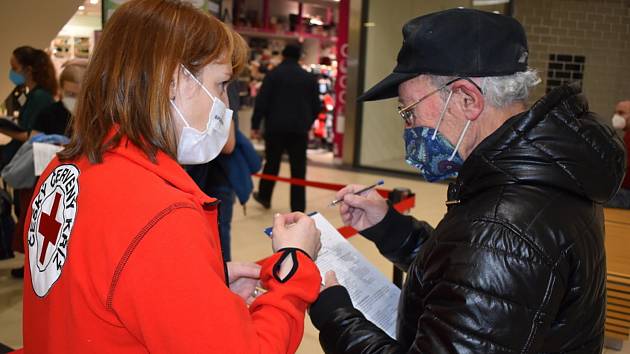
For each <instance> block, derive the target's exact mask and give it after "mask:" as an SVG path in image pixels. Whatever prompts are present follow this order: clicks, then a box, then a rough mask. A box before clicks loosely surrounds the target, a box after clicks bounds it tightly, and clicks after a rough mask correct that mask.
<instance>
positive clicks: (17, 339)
mask: <svg viewBox="0 0 630 354" xmlns="http://www.w3.org/2000/svg"><path fill="white" fill-rule="evenodd" d="M310 158H312V159H313V160H317V159H319V162H321V160H322V157H321V156H320V157H314V156H313V157H310ZM288 171H289V169H288V165H287V164H283V165H282V170H281V172H280V175H282V176H288V174H289V172H288ZM379 178H380V177H379V176H378V175H373V174H367V173H358V172H352V171H344V170H340V169H334V168H325V167H316V166H309V168H308V174H307V179H310V180H315V181H328V182H334V183H340V184H347V183H360V184H371V183H374V182H375V181H376V180H377V179H379ZM256 182H257V181H256ZM384 187H385V188H388V189H392V188H394V187H407V188H411V189H412V190H413V191H414V192H415V193H416V195H417V197H416V207H415V208H414V209H413V210H412V214H413V215H414V216H416V217H418V218H421V219H424V220H427V221H428V222H430V223H431V224H433V225H435V224H436V223H437V222H438V221H439V220H440V219H441V217H442V215H443V214H444V213H445V211H446V208H445V206H444V200H445V194H446V185H444V184H428V183H425V182H422V181H421V179H420V178H417V179H405V178H394V177H385V186H384ZM333 199H334V192H333V191H327V190H321V189H310V188H309V189H307V209H308V210H309V211H315V210H317V211H319V212H321V213H322V214H323V215H324V216H325V217H326V218H328V219H329V220H330V221H331V223H332V224H333V225H337V226H341V223H340V218H339V215H338V213H337V210H336V209H335V208H327V207H326V205H327V204H328V203H329V202H330V201H331V200H333ZM288 204H289V187H288V185H287V184H285V183H278V184H277V185H276V190H275V193H274V196H273V200H272V208H271V209H270V210H265V209H263V208H262V207H261V206H259V205H258V204H256V202H254V201H250V202H249V203H248V204H247V215H244V212H243V209H242V208H241V207H240V206H238V205H237V206H236V207H235V209H234V220H233V223H232V228H233V244H232V249H233V253H234V255H233V258H234V259H235V260H256V259H260V258H262V257H265V256H267V255H269V254H270V252H271V245H270V242H269V239H268V238H267V237H265V236H264V234H263V232H262V230H263V229H264V228H265V227H267V226H269V225H270V224H271V220H272V215H273V214H274V213H276V212H286V211H287V208H288ZM351 242H352V244H354V245H355V247H357V248H358V249H359V250H360V251H361V252H362V253H363V254H364V255H366V257H367V258H368V259H369V260H370V261H371V262H373V263H374V264H375V265H376V266H377V267H378V268H379V269H380V270H381V271H382V272H383V273H384V274H385V275H387V276H388V277H390V276H391V271H392V266H391V264H390V263H389V262H387V261H386V260H385V259H384V258H383V257H382V256H380V255H379V254H378V252H377V251H376V248H375V247H374V246H373V245H372V244H371V243H370V242H369V241H366V240H364V239H362V238H361V237H360V236H359V237H353V238H351ZM22 260H23V258H22V257H18V258H16V259H13V260H9V261H0V342H1V343H5V344H7V345H9V346H11V347H19V346H21V341H22V339H21V312H22V301H21V282H20V281H16V280H14V279H11V277H10V275H9V269H10V268H12V267H15V266H17V265H18V264H21V262H22ZM305 325H306V329H305V334H304V340H303V342H302V344H301V346H300V348H299V350H298V353H301V354H318V353H322V350H321V349H320V347H319V344H318V340H317V331H316V330H315V329H314V328H313V327H312V325H311V323H310V320H308V319H307V320H306V324H305ZM623 349H624V350H623V351H621V352H615V351H609V350H606V351H604V353H630V344H626V345H624V348H623Z"/></svg>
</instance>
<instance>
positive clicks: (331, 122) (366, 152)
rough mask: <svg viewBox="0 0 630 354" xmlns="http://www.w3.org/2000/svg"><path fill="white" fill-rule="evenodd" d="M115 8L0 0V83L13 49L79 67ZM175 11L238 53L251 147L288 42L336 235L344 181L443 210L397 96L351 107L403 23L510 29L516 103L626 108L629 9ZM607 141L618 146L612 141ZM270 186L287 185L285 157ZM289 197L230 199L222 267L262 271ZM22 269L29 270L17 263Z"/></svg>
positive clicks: (618, 266)
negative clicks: (189, 14) (230, 39)
mask: <svg viewBox="0 0 630 354" xmlns="http://www.w3.org/2000/svg"><path fill="white" fill-rule="evenodd" d="M127 1H128V0H56V1H38V0H21V1H15V0H13V1H11V0H9V1H2V2H0V33H1V34H0V36H1V37H2V40H1V41H0V58H1V59H0V73H9V72H10V70H12V67H11V63H10V58H11V53H12V52H13V50H14V49H15V48H17V47H20V46H24V45H28V46H32V47H34V48H38V49H42V50H44V51H45V52H46V53H47V54H48V55H49V56H50V58H51V60H52V63H53V65H54V67H55V69H56V72H57V75H58V74H59V73H60V72H61V71H62V70H63V68H64V66H65V65H66V63H68V62H76V61H79V62H85V63H89V60H90V58H91V55H92V53H93V52H94V49H95V48H96V47H97V46H98V45H99V39H100V37H101V35H102V32H103V28H104V26H106V25H107V23H108V20H109V19H110V17H111V16H112V15H113V14H114V13H115V11H116V10H117V8H119V7H120V6H121V5H122V4H123V3H126V2H127ZM182 1H189V2H190V3H192V4H193V5H194V6H195V7H197V8H199V9H202V10H203V11H204V12H208V13H210V14H212V15H213V16H216V17H217V18H219V19H220V20H221V21H223V22H224V23H226V24H227V25H228V26H229V27H231V28H233V29H234V30H235V31H236V32H237V33H239V34H240V35H241V36H242V37H243V39H244V40H245V42H246V43H247V44H248V46H249V53H248V58H247V62H246V65H245V68H244V70H243V71H242V72H241V73H239V75H238V77H234V78H233V81H232V83H231V84H232V85H233V86H235V87H236V91H237V92H238V107H239V108H238V112H237V113H238V129H239V130H240V131H241V132H242V133H243V135H244V136H246V137H248V138H249V137H251V136H252V135H251V133H252V127H251V124H252V123H251V122H252V116H253V113H254V109H255V106H256V97H257V95H258V93H259V92H260V90H261V86H262V84H263V81H264V79H265V76H266V75H267V74H268V73H270V72H271V71H273V70H274V69H275V68H276V67H277V66H278V65H279V64H280V63H281V62H282V60H283V57H282V52H283V49H284V48H285V47H286V46H287V45H291V44H297V45H299V46H300V47H301V49H302V57H301V59H300V65H301V66H302V68H303V69H304V70H306V71H307V72H309V73H311V74H312V75H313V76H314V77H315V78H316V81H317V84H318V91H319V92H318V94H319V99H320V102H321V107H320V111H319V114H318V115H317V117H316V118H315V119H314V123H313V125H312V127H311V129H310V130H309V132H308V143H307V172H306V178H305V180H306V184H307V187H306V211H309V212H311V211H313V212H314V211H318V212H319V213H320V214H322V215H323V216H324V217H325V218H326V219H327V220H328V221H329V222H330V223H331V224H332V225H334V226H335V227H336V228H341V227H342V226H344V225H343V221H342V219H341V216H340V215H339V211H338V208H337V207H330V206H329V204H330V202H331V201H332V200H334V199H335V198H336V194H335V193H336V191H335V189H336V188H340V186H344V185H347V184H361V185H371V184H373V183H374V182H376V181H378V180H381V179H382V180H384V185H383V186H382V187H383V190H384V191H391V190H394V189H402V190H408V191H409V194H408V195H407V196H408V197H409V196H411V198H412V204H411V206H410V207H408V208H407V209H405V210H404V212H405V213H407V214H409V215H412V216H414V217H415V218H417V219H419V220H424V221H426V222H428V223H429V224H430V225H432V226H433V227H436V226H437V225H438V224H439V223H440V221H441V220H442V218H443V217H444V215H445V214H446V213H447V206H446V204H445V202H446V201H447V191H448V182H452V180H446V181H443V182H437V183H428V182H426V181H425V180H424V179H423V178H422V175H421V174H420V173H419V172H418V170H417V169H416V168H415V167H412V166H410V165H409V164H408V163H407V162H406V161H405V160H406V159H405V145H404V144H403V139H402V134H403V130H404V129H405V126H404V122H403V120H401V119H400V117H399V116H398V114H397V110H398V108H399V107H398V106H399V102H398V101H397V100H396V99H395V98H394V99H385V100H380V101H374V102H359V101H358V100H357V98H358V96H360V95H361V94H362V93H364V92H365V91H366V90H367V89H369V88H370V87H372V86H374V85H375V84H376V83H378V82H379V81H380V80H381V79H382V78H384V77H386V76H387V75H389V74H390V73H391V71H392V68H393V67H394V66H396V55H397V53H398V51H399V50H400V46H401V43H402V40H401V28H402V26H403V24H405V23H406V22H407V21H408V20H410V19H412V18H415V17H418V16H422V15H426V14H429V13H432V12H436V11H442V10H447V9H453V8H473V9H477V10H481V11H486V12H491V13H497V14H502V15H506V16H510V17H513V18H515V19H516V20H518V21H519V22H520V23H521V24H522V25H523V27H524V29H525V33H526V35H527V42H528V47H529V53H528V60H529V62H528V65H529V66H530V67H531V68H534V69H536V70H537V72H538V74H539V76H540V78H541V80H542V81H541V83H540V84H539V85H537V86H536V87H535V89H534V90H533V92H532V93H531V95H530V98H529V102H527V104H533V103H534V102H535V101H536V100H538V99H539V98H540V97H543V96H544V95H545V94H547V93H549V92H550V91H552V90H553V89H554V88H557V87H561V86H563V85H566V84H572V85H577V86H579V87H580V88H581V89H582V92H583V93H584V94H585V96H586V97H587V98H588V101H589V109H590V111H592V112H594V113H595V114H596V116H597V119H598V120H599V123H601V124H603V125H605V126H608V127H611V128H612V123H611V117H612V116H613V114H615V106H616V104H617V102H619V101H622V100H629V99H630V70H628V68H630V41H629V40H628V38H630V0H182ZM86 65H87V68H88V70H89V64H86ZM14 93H15V85H14V83H13V82H12V81H10V80H9V76H8V75H5V76H0V97H8V98H10V97H11V95H12V94H14ZM231 103H232V102H230V104H231ZM0 116H2V120H12V121H15V120H17V119H19V110H17V109H15V110H14V109H13V107H12V106H10V105H7V104H6V101H5V103H0ZM263 129H264V128H263ZM1 132H2V130H0V144H3V145H4V144H8V143H9V142H10V140H11V137H9V136H7V135H5V134H2V133H1ZM617 134H618V135H619V137H620V138H621V139H623V132H622V131H620V130H618V131H617ZM251 143H252V144H253V147H254V148H255V150H256V152H257V153H258V155H260V156H261V157H264V156H265V142H264V140H263V139H253V138H252V139H251ZM2 175H3V176H4V172H3V174H2ZM279 176H280V177H285V178H289V177H291V169H290V166H289V161H288V159H287V158H286V156H285V158H284V159H283V161H282V163H281V169H280V173H279ZM260 178H261V176H260V175H259V174H255V175H253V176H252V181H253V185H254V189H257V188H258V184H259V181H260ZM293 183H295V181H294V182H293ZM1 185H2V186H3V189H2V193H4V194H6V195H7V196H8V198H11V197H12V196H13V190H12V187H11V186H10V185H8V184H7V183H6V182H5V181H2V183H1ZM104 188H105V187H104ZM290 193H291V188H290V184H289V183H287V182H286V181H282V180H281V181H279V182H277V183H276V188H275V192H274V194H273V198H272V199H271V200H270V203H271V205H270V207H267V206H265V205H261V204H260V203H257V202H256V201H255V200H253V199H251V198H250V199H249V201H248V202H247V203H246V204H244V205H241V203H239V201H236V200H235V201H234V203H235V204H234V211H233V219H232V228H231V235H232V236H231V237H232V246H231V248H232V259H234V260H247V261H251V260H260V259H264V258H266V257H268V256H270V255H271V254H272V248H271V242H270V241H269V238H267V237H265V235H264V234H263V230H264V229H265V228H266V227H268V226H270V225H271V224H272V220H273V217H274V214H276V213H286V212H289V211H290V206H289V199H290V197H289V196H290ZM4 194H3V195H4ZM9 204H10V199H9ZM3 208H5V206H4V204H3V205H1V206H0V209H3ZM79 210H80V209H79ZM0 213H4V211H0ZM10 213H11V212H9V214H10ZM615 213H616V211H615ZM604 215H605V218H606V219H605V223H606V224H605V225H606V230H607V231H606V240H607V241H606V242H607V243H606V250H607V252H608V253H609V254H608V260H609V263H608V270H609V273H608V278H607V283H606V285H607V288H608V301H607V310H606V311H607V315H606V320H605V321H606V322H605V335H606V336H605V349H603V352H604V353H615V352H617V353H630V341H629V336H630V280H629V279H630V262H629V261H628V260H630V248H628V247H627V245H628V244H629V243H628V242H627V241H624V240H623V237H630V212H628V213H621V214H614V217H613V216H610V217H609V215H613V214H607V213H605V214H604ZM10 217H11V218H12V219H16V220H17V217H18V216H17V214H15V212H14V214H12V215H11V216H10ZM614 218H617V219H616V220H613V219H614ZM609 230H612V231H609ZM2 232H4V231H2ZM609 232H615V235H611V234H609ZM0 236H2V237H5V236H4V235H3V234H2V235H0ZM8 237H9V238H10V237H11V236H8ZM620 237H621V239H619V238H620ZM348 240H349V242H350V244H351V245H352V246H354V247H355V248H356V249H357V250H358V251H359V253H360V254H362V255H363V256H364V257H365V259H366V260H367V262H369V263H371V264H373V265H374V266H375V268H376V269H377V270H378V271H379V272H381V273H382V274H383V275H384V276H385V277H386V278H387V279H390V280H391V279H392V277H396V276H400V274H396V275H394V273H396V272H394V266H392V263H390V262H389V261H388V260H387V259H386V258H385V257H384V256H382V255H381V254H380V253H379V251H378V249H377V248H376V247H375V246H374V244H373V243H372V242H371V241H369V240H367V239H365V238H364V237H362V236H360V235H358V234H356V235H351V236H350V237H349V238H348ZM608 240H612V241H608ZM613 241H614V242H617V243H615V244H614V246H613V245H611V244H609V243H608V242H613ZM617 246H620V247H617ZM69 247H71V244H70V246H69ZM626 248H627V249H626ZM70 250H71V248H70ZM181 256H182V257H186V255H184V254H182V255H181ZM626 256H627V258H626ZM6 258H7V259H4V260H0V353H1V352H11V350H13V349H19V348H22V347H23V344H24V343H23V330H26V329H23V326H22V319H23V302H22V296H23V292H25V291H30V287H31V285H30V284H26V283H23V280H22V279H21V278H16V277H15V276H14V275H13V274H12V272H11V271H12V270H14V269H18V268H19V267H21V266H23V265H24V262H25V256H24V254H23V253H19V252H15V253H14V254H13V256H12V257H8V256H7V257H6ZM26 258H27V259H26V261H27V262H26V263H27V264H28V255H27V256H26ZM613 262H616V263H613ZM626 262H629V263H628V264H625V263H626ZM624 267H625V268H624ZM624 269H627V272H628V273H624ZM625 274H628V275H627V276H626V275H625ZM208 320H211V319H208ZM187 340H188V339H187ZM453 348H456V347H453ZM323 352H324V351H323V349H321V347H320V344H319V340H318V331H317V329H315V327H313V325H312V324H311V321H310V320H309V319H308V315H307V316H306V319H305V330H304V338H303V340H302V343H301V344H300V346H299V348H298V350H297V353H300V354H316V353H323ZM523 352H525V351H523Z"/></svg>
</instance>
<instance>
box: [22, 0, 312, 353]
mask: <svg viewBox="0 0 630 354" xmlns="http://www.w3.org/2000/svg"><path fill="white" fill-rule="evenodd" d="M246 57H247V48H246V45H245V43H244V41H243V39H242V38H241V37H240V36H238V34H236V33H235V32H233V31H232V30H230V29H229V28H227V27H226V26H225V25H224V24H222V23H221V22H220V21H219V20H217V19H216V18H214V17H211V16H210V15H208V14H207V13H204V12H202V11H201V10H198V9H196V8H194V7H193V6H192V5H190V4H189V3H188V2H184V1H173V0H133V1H130V2H126V3H125V4H123V5H121V6H120V7H119V8H117V10H116V12H114V14H113V15H112V16H111V18H110V19H109V20H108V22H107V24H106V26H105V28H104V30H103V33H102V35H101V38H100V40H99V43H98V45H97V47H96V49H95V52H94V54H93V57H92V59H91V60H90V64H89V67H88V71H87V74H86V78H85V80H84V82H83V85H84V86H83V87H82V90H81V94H80V96H79V100H78V105H77V107H76V112H75V115H74V118H73V123H72V124H73V126H72V128H73V130H72V131H73V134H72V138H71V142H70V144H69V145H67V146H66V149H65V150H64V151H62V152H61V153H60V154H59V158H58V159H55V160H53V162H52V163H51V164H50V165H49V166H48V167H47V169H46V171H45V172H44V173H43V174H42V176H41V178H40V179H39V182H38V186H37V188H36V191H37V193H36V194H35V195H34V197H33V202H32V203H31V205H32V207H31V209H30V210H29V214H28V215H27V220H28V221H29V222H28V225H27V227H26V228H25V234H26V235H25V239H26V246H27V255H26V270H25V274H24V276H25V279H24V281H25V284H26V285H25V287H24V320H23V328H24V336H23V338H24V350H25V352H27V353H28V352H32V353H44V352H47V353H139V352H151V353H203V352H206V353H256V352H264V353H292V352H295V350H296V349H297V347H298V345H299V343H300V341H301V337H302V333H303V322H304V314H305V310H306V308H307V306H308V305H309V304H310V303H311V302H312V301H314V299H315V298H316V297H317V294H318V292H319V287H320V281H321V278H320V276H319V273H318V270H317V267H316V266H315V264H314V262H313V261H312V260H311V258H313V259H314V258H315V256H316V255H317V252H318V249H319V237H318V236H319V232H318V231H317V229H316V228H315V225H314V223H313V221H312V220H311V219H310V218H308V217H307V216H306V215H304V214H301V213H292V214H287V215H280V214H278V215H276V216H275V217H274V237H273V238H272V248H273V250H274V252H276V253H275V254H274V255H272V256H271V257H269V258H268V259H267V260H266V261H264V262H263V263H262V266H258V265H256V264H254V263H235V262H228V263H227V264H226V263H224V262H223V259H222V257H221V250H220V245H219V236H218V232H217V203H218V201H217V200H216V199H214V198H210V197H208V196H207V195H205V194H204V193H203V192H202V191H201V190H200V189H199V188H198V187H197V185H196V184H195V183H194V181H193V180H192V179H191V178H190V176H188V174H186V172H185V171H184V169H183V168H182V167H181V166H180V164H200V163H205V162H208V161H210V160H212V159H213V158H215V157H216V156H217V155H218V154H219V152H220V151H221V149H222V148H223V146H224V144H225V143H226V141H227V136H228V134H229V129H230V125H231V119H230V118H231V111H230V110H229V109H226V107H225V102H227V97H226V93H225V87H226V85H227V82H229V81H230V79H231V77H232V76H233V75H235V73H238V71H239V70H240V68H241V67H242V65H243V62H244V61H245V58H246ZM287 224H294V225H293V226H292V227H290V228H287V227H286V226H285V225H287ZM259 284H260V285H261V286H262V287H264V288H266V289H267V292H265V293H264V294H262V295H260V296H258V297H255V295H256V293H255V291H254V290H255V287H256V286H257V285H259ZM248 304H250V305H249V307H248Z"/></svg>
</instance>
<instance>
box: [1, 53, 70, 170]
mask: <svg viewBox="0 0 630 354" xmlns="http://www.w3.org/2000/svg"><path fill="white" fill-rule="evenodd" d="M10 64H11V69H10V70H9V73H8V76H9V80H11V82H12V83H13V84H15V85H16V86H24V87H25V91H26V100H25V102H24V103H23V104H22V105H21V107H20V110H19V115H18V121H17V124H18V125H19V127H20V128H21V129H22V130H24V131H27V132H28V131H30V130H32V129H33V125H34V124H35V121H36V118H37V116H38V115H39V114H40V113H42V112H43V111H44V110H45V109H47V108H48V107H49V106H50V105H51V104H53V103H54V102H55V97H56V96H57V93H58V90H59V85H58V83H57V78H56V74H55V67H54V66H53V63H52V61H51V60H50V56H49V55H48V54H46V52H44V51H43V50H41V49H36V48H33V47H29V46H22V47H18V48H16V49H15V50H14V51H13V53H12V55H11V58H10ZM0 133H4V134H7V135H9V136H11V133H12V132H10V131H2V130H0ZM22 142H23V139H13V140H11V142H9V143H8V144H7V145H4V146H2V149H0V166H4V165H6V164H7V163H9V161H11V158H13V155H15V153H16V152H17V150H18V149H19V148H20V146H21V145H22Z"/></svg>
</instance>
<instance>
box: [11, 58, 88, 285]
mask: <svg viewBox="0 0 630 354" xmlns="http://www.w3.org/2000/svg"><path fill="white" fill-rule="evenodd" d="M86 66H87V61H85V60H78V59H76V60H72V61H68V62H66V63H65V64H64V65H63V67H62V68H63V70H62V71H61V74H60V75H59V92H58V95H59V96H60V97H61V99H60V100H58V101H55V102H54V103H52V104H50V105H48V106H47V107H46V108H44V109H43V110H41V112H39V113H38V114H37V115H36V116H35V118H34V119H33V121H32V124H31V129H29V130H25V131H16V130H7V131H2V132H3V133H4V134H6V135H8V136H10V137H11V138H13V139H14V140H15V141H19V142H25V141H27V140H29V139H31V138H33V137H35V136H37V135H39V134H45V135H57V137H55V138H53V140H54V141H56V142H57V143H62V142H63V141H66V140H67V139H65V138H64V136H65V137H67V136H68V135H69V134H70V133H69V132H68V126H69V123H70V117H71V111H73V110H74V107H75V105H76V100H77V96H78V95H79V92H80V89H81V81H82V80H83V75H84V74H85V69H86ZM41 138H42V137H41V136H40V137H38V139H41ZM15 159H22V160H23V159H28V161H30V160H32V156H25V155H16V156H14V158H13V159H11V162H12V163H15V161H14V160H15ZM31 169H32V163H31ZM33 187H34V185H31V186H30V187H28V188H26V187H21V188H14V190H13V194H14V195H15V196H16V198H15V201H14V202H15V204H16V207H15V214H16V215H17V218H18V222H17V224H16V228H15V233H14V237H13V238H14V242H13V248H14V250H15V251H17V252H20V253H23V252H24V248H23V242H22V230H23V229H24V222H25V217H26V210H27V209H28V204H29V203H30V200H31V196H32V195H33ZM11 275H12V276H13V277H14V278H22V277H23V276H24V268H23V267H19V268H15V269H12V270H11Z"/></svg>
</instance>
